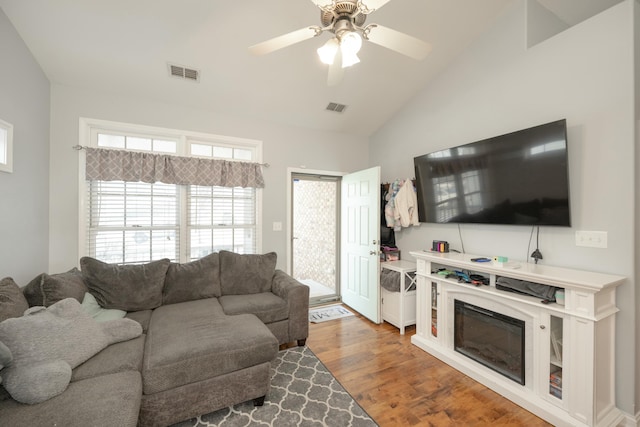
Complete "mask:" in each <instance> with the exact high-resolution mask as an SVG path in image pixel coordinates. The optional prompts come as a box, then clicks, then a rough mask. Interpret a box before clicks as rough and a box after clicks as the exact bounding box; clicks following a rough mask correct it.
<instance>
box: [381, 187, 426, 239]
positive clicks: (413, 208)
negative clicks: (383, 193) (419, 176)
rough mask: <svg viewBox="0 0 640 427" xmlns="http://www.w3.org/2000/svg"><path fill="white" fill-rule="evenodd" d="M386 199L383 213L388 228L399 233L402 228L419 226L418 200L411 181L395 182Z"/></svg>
mask: <svg viewBox="0 0 640 427" xmlns="http://www.w3.org/2000/svg"><path fill="white" fill-rule="evenodd" d="M387 197H388V200H387V205H386V206H385V209H384V212H385V219H386V221H387V226H388V227H391V228H393V229H394V230H395V231H400V230H401V229H402V227H410V226H412V225H414V226H417V225H420V221H419V220H418V198H417V196H416V190H415V188H414V186H413V181H411V180H410V179H406V180H399V179H397V180H395V181H394V182H393V183H392V184H391V185H390V187H389V193H388V195H387Z"/></svg>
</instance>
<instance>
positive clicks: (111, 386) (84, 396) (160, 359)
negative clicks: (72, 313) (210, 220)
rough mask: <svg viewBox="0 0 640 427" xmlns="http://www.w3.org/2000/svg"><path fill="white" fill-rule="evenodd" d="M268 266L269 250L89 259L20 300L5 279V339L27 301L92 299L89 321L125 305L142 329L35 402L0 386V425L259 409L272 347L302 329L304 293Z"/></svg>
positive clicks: (131, 421) (128, 421)
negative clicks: (124, 261) (182, 259)
mask: <svg viewBox="0 0 640 427" xmlns="http://www.w3.org/2000/svg"><path fill="white" fill-rule="evenodd" d="M275 265H276V254H275V253H270V254H264V255H239V254H235V253H232V252H226V251H221V252H220V253H214V254H211V255H208V256H206V257H204V258H202V259H200V260H197V261H193V262H190V263H185V264H178V263H173V262H169V260H160V261H154V262H151V263H148V264H144V265H124V266H123V265H115V264H106V263H102V262H100V261H98V260H95V259H92V258H87V257H85V258H82V259H81V260H80V266H81V270H76V269H73V270H71V271H69V272H67V273H62V274H58V275H47V274H42V275H40V276H38V277H36V278H35V279H34V280H33V281H32V282H31V283H29V284H28V285H27V286H26V287H24V288H22V289H19V288H18V289H19V291H20V292H18V293H19V295H18V293H16V290H15V288H17V285H15V283H13V281H12V280H11V279H10V278H5V279H3V280H2V282H0V321H1V320H3V318H4V319H7V320H4V321H1V322H0V342H2V339H3V333H4V334H5V337H6V338H5V340H7V341H10V342H14V341H11V337H9V336H8V335H7V334H9V332H7V331H11V330H12V329H14V330H15V329H16V328H14V326H16V325H19V324H20V322H22V321H23V320H24V319H23V318H24V317H26V315H25V316H22V317H16V316H20V315H21V313H22V312H23V311H24V308H25V307H26V304H27V303H28V305H29V306H45V307H49V308H48V309H47V310H52V306H54V307H57V305H56V304H58V305H61V304H63V303H65V300H66V302H67V303H68V300H67V298H73V299H75V300H77V301H78V303H76V302H75V301H73V303H74V304H76V305H78V304H79V303H82V306H85V305H86V304H90V303H87V301H86V300H89V299H90V298H89V297H91V299H95V301H96V302H97V304H98V306H99V307H98V309H97V310H98V311H100V313H99V315H97V317H96V315H94V318H98V317H99V316H100V315H103V314H106V315H107V316H106V317H107V318H109V316H110V315H111V314H113V313H115V314H116V315H117V313H116V312H117V311H118V310H120V312H121V313H122V315H125V312H126V317H125V319H132V320H134V321H136V322H137V324H139V325H140V330H141V331H142V333H141V335H139V336H137V337H136V338H133V339H129V340H126V341H122V342H117V343H114V344H111V345H108V346H107V347H106V348H104V349H103V350H101V351H99V352H98V353H97V354H95V355H93V356H92V357H90V358H89V359H88V360H86V361H84V362H83V363H81V364H79V365H78V366H75V367H74V366H71V367H72V368H74V369H73V370H72V371H71V379H70V383H69V384H68V386H67V387H66V388H65V389H64V391H63V392H61V393H60V394H57V395H56V396H54V397H51V398H50V399H47V400H45V401H42V402H40V403H36V404H26V403H21V402H18V401H16V400H15V399H13V398H12V396H11V394H10V393H9V392H8V391H7V390H5V389H4V388H3V387H2V386H1V384H0V425H7V426H9V425H11V426H36V425H37V426H44V425H51V426H103V425H114V426H135V425H140V426H166V425H171V424H173V423H176V422H179V421H182V420H185V419H189V418H192V417H195V416H197V415H201V414H205V413H209V412H212V411H215V410H217V409H221V408H224V407H226V406H230V405H233V404H237V403H241V402H244V401H248V400H254V402H255V403H256V404H257V405H260V404H262V402H263V401H264V397H265V395H266V394H267V391H268V390H269V385H270V362H271V361H272V360H273V359H274V358H275V356H276V353H277V352H278V347H279V345H281V344H285V343H291V342H297V344H298V345H304V344H305V341H306V338H307V336H308V332H309V329H308V328H309V326H308V310H309V288H308V287H307V286H305V285H303V284H300V283H299V282H298V281H296V280H294V279H293V278H292V277H290V276H289V275H287V274H286V273H284V272H282V271H280V270H276V269H275ZM87 293H88V294H90V295H88V296H87ZM85 296H86V298H85ZM21 298H24V299H25V301H24V302H22V301H21V300H20V299H21ZM112 312H113V313H112ZM83 316H84V314H83ZM125 319H122V320H120V321H121V322H123V321H124V322H129V324H131V323H135V322H131V321H129V320H125ZM110 321H111V322H113V320H106V322H110ZM5 322H7V323H5ZM83 322H85V323H86V322H87V321H86V320H83ZM137 324H136V326H137ZM3 326H4V328H3ZM112 326H113V325H112ZM18 330H20V331H22V330H21V329H18ZM3 331H4V332H3ZM13 338H14V339H15V337H13ZM19 341H20V342H28V341H29V338H28V337H27V336H25V337H22V336H21V337H20V340H19ZM34 344H38V343H34ZM13 345H14V347H18V346H19V345H17V344H13ZM7 347H9V350H11V345H8V346H7ZM67 350H69V349H67ZM18 353H19V352H18ZM71 353H75V350H74V349H72V350H71ZM11 363H18V360H16V359H14V360H13V361H12V362H10V363H9V364H7V363H5V366H11ZM2 364H3V363H2V358H0V368H1V367H2ZM5 372H6V371H5ZM2 375H3V370H0V377H2ZM7 388H9V385H8V383H7Z"/></svg>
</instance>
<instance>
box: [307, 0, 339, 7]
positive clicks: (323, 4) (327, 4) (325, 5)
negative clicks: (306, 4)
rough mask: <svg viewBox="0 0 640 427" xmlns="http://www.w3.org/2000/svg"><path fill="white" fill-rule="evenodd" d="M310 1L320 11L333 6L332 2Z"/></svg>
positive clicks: (326, 0) (330, 0) (328, 0)
mask: <svg viewBox="0 0 640 427" xmlns="http://www.w3.org/2000/svg"><path fill="white" fill-rule="evenodd" d="M311 1H312V2H313V4H315V5H316V6H318V7H319V8H320V9H326V8H332V7H333V6H334V1H333V0H311Z"/></svg>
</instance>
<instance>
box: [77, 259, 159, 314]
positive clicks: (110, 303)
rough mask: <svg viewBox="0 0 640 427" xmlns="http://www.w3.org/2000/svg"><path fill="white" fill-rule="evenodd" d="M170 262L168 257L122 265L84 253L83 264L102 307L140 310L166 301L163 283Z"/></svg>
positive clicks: (87, 279) (86, 278) (149, 308)
mask: <svg viewBox="0 0 640 427" xmlns="http://www.w3.org/2000/svg"><path fill="white" fill-rule="evenodd" d="M170 262H171V261H169V260H168V259H166V258H165V259H161V260H159V261H152V262H150V263H147V264H138V265H118V264H108V263H106V262H102V261H99V260H97V259H94V258H90V257H82V258H80V268H81V270H82V274H83V275H84V279H85V282H86V283H87V287H88V288H89V291H90V292H91V294H93V296H94V297H95V298H96V301H98V304H100V306H101V307H104V308H117V309H119V310H125V311H138V310H152V309H154V308H156V307H159V306H160V305H161V304H162V287H163V285H164V278H165V276H166V274H167V268H168V267H169V263H170Z"/></svg>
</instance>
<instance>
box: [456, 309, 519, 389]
mask: <svg viewBox="0 0 640 427" xmlns="http://www.w3.org/2000/svg"><path fill="white" fill-rule="evenodd" d="M524 325H525V322H524V321H523V320H520V319H515V318H513V317H509V316H505V315H503V314H500V313H496V312H493V311H490V310H487V309H485V308H482V307H478V306H475V305H473V304H469V303H466V302H463V301H459V300H455V324H454V331H455V334H454V335H455V338H454V349H455V351H457V352H459V353H462V354H464V355H465V356H467V357H469V358H471V359H473V360H475V361H476V362H478V363H481V364H483V365H484V366H486V367H488V368H490V369H493V370H494V371H496V372H498V373H500V374H502V375H504V376H505V377H507V378H509V379H511V380H513V381H515V382H517V383H519V384H522V385H524Z"/></svg>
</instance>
